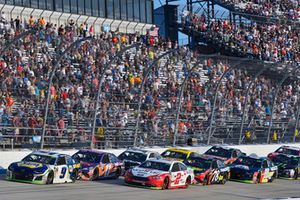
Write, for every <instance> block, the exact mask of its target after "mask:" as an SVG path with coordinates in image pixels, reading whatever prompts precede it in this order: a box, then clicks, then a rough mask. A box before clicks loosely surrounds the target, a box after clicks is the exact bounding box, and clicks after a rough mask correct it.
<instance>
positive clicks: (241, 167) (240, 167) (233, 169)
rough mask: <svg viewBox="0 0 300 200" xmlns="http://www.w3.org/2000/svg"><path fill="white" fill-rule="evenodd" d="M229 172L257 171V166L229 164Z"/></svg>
mask: <svg viewBox="0 0 300 200" xmlns="http://www.w3.org/2000/svg"><path fill="white" fill-rule="evenodd" d="M230 171H231V172H242V171H243V172H257V171H259V169H258V168H253V167H249V166H247V165H231V166H230Z"/></svg>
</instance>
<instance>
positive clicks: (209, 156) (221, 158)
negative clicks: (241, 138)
mask: <svg viewBox="0 0 300 200" xmlns="http://www.w3.org/2000/svg"><path fill="white" fill-rule="evenodd" d="M205 155H206V156H207V157H208V158H215V159H218V160H223V161H227V160H229V158H224V157H220V156H215V155H208V154H205Z"/></svg>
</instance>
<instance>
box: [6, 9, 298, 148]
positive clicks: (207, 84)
mask: <svg viewBox="0 0 300 200" xmlns="http://www.w3.org/2000/svg"><path fill="white" fill-rule="evenodd" d="M185 20H186V21H185V22H186V24H188V25H189V26H192V27H193V28H194V29H196V30H198V31H200V32H206V33H208V32H209V33H210V34H211V36H212V37H214V38H218V39H220V40H223V41H224V42H227V43H229V44H230V45H235V46H234V47H236V48H239V49H241V51H243V52H245V53H248V54H251V55H253V57H257V58H260V59H262V60H270V61H283V62H285V61H290V62H298V59H299V55H298V52H297V48H298V40H297V39H296V37H295V35H297V34H298V32H293V33H292V34H290V32H289V31H288V30H289V29H288V27H269V26H265V27H263V26H260V25H255V26H254V28H252V29H250V28H248V27H247V26H236V25H233V24H230V23H229V22H227V21H213V22H211V23H209V24H208V23H207V21H206V19H205V18H204V17H199V16H196V15H189V16H186V18H185ZM0 21H1V22H0V37H1V49H3V47H5V45H7V44H8V43H9V42H10V41H13V39H14V38H16V37H17V36H18V35H20V34H21V33H23V32H25V31H27V30H29V29H32V28H36V29H38V31H37V32H36V33H33V34H29V35H27V36H25V37H24V38H22V39H20V40H18V41H17V42H16V43H14V44H13V46H12V47H11V48H9V49H8V50H6V51H5V52H3V55H1V56H2V57H1V60H0V80H1V85H0V122H1V129H2V131H1V133H2V137H3V136H4V137H11V138H14V139H15V142H16V144H27V143H34V142H35V140H38V138H39V137H40V136H41V133H42V128H43V125H44V124H45V123H46V135H45V144H48V145H50V144H55V145H60V144H61V143H86V142H89V141H91V140H92V141H93V142H94V143H95V144H96V145H98V147H104V146H105V147H108V146H110V145H111V146H112V147H121V146H127V145H132V144H133V141H134V137H136V136H137V137H138V140H137V141H138V144H139V145H155V144H159V145H167V144H171V143H172V142H173V138H174V134H175V133H176V132H178V138H179V141H180V140H182V141H184V140H186V139H187V138H188V137H198V136H201V138H200V139H202V140H205V139H207V129H208V126H209V122H210V119H211V113H212V106H213V100H214V96H215V93H216V92H217V105H216V113H217V114H216V117H215V119H216V124H218V126H226V123H228V122H230V121H234V120H236V119H239V120H240V119H241V116H242V115H243V112H242V110H243V106H244V101H245V98H246V96H245V94H246V93H245V92H246V90H247V87H248V86H249V84H250V81H251V78H252V76H251V75H250V74H248V73H247V72H246V71H243V70H232V71H231V72H230V73H228V74H227V75H226V76H225V77H224V80H223V82H222V84H221V87H220V89H219V90H218V91H217V90H216V88H217V87H216V86H217V84H218V81H219V80H220V77H221V76H222V74H223V73H224V72H225V71H226V70H227V69H228V68H230V67H231V63H230V62H229V61H226V59H213V58H207V59H204V60H203V62H202V63H201V65H199V67H198V68H195V69H194V70H192V71H191V69H192V67H193V64H195V62H196V61H197V58H198V56H199V52H198V51H197V50H190V49H189V48H188V47H185V46H183V47H178V44H177V42H171V41H170V40H164V39H161V38H157V37H152V36H150V35H140V34H139V33H136V34H123V33H119V32H112V31H108V32H103V33H101V34H99V35H95V34H94V30H93V26H89V25H88V24H80V25H77V24H75V23H74V21H72V20H70V21H69V23H68V24H67V25H59V26H58V25H56V24H52V23H50V22H46V21H45V19H44V18H40V19H34V18H33V17H30V18H29V19H27V20H26V21H22V20H21V19H19V18H16V19H11V20H10V21H9V20H8V19H6V17H5V13H2V16H1V20H0ZM285 28H287V29H285ZM266 30H268V31H269V32H267V33H270V32H272V33H273V34H271V35H268V34H265V33H266ZM87 36H91V37H93V38H94V39H93V40H91V41H89V42H84V43H81V44H79V45H78V46H77V47H76V48H74V49H71V50H70V51H69V52H67V53H66V54H65V55H64V56H63V59H62V60H61V61H60V62H59V67H58V69H57V70H56V71H55V72H54V73H55V74H54V79H53V84H52V86H51V87H50V89H49V91H50V93H49V94H50V102H49V115H48V118H47V119H44V113H45V105H46V100H47V95H48V93H47V91H48V85H49V83H48V80H49V77H50V75H51V73H52V72H53V69H54V65H55V64H56V60H57V56H58V55H59V54H61V53H63V52H64V51H65V50H66V49H67V48H68V47H69V46H70V45H71V44H72V43H73V42H74V41H76V40H77V39H79V38H83V37H87ZM243 40H244V41H243ZM269 40H272V42H269ZM137 43H140V44H141V45H139V46H138V47H134V48H131V49H129V50H128V51H126V52H125V53H124V54H123V55H122V56H120V57H118V59H116V61H115V62H113V63H112V65H111V66H110V68H109V70H106V71H104V70H103V69H104V67H105V65H106V64H107V63H108V62H109V61H110V60H111V59H112V58H114V57H115V56H116V55H117V54H118V52H119V51H120V50H121V49H122V48H124V47H126V46H129V45H132V44H137ZM232 47H233V46H232ZM171 49H178V50H177V51H176V52H174V53H170V54H169V55H167V56H165V57H164V58H163V59H160V60H157V59H156V58H158V57H159V56H160V55H162V54H163V53H165V52H167V51H168V50H171ZM284 51H285V52H284ZM153 62H155V63H154V64H153V67H152V69H151V71H150V74H149V75H148V76H147V77H145V74H146V71H147V70H148V67H149V66H150V64H151V63H153ZM103 73H105V79H104V82H103V84H102V87H101V91H102V92H101V96H100V107H99V108H98V109H95V102H96V99H97V95H96V94H97V91H98V87H99V84H100V79H99V77H100V75H101V74H103ZM188 75H189V76H188ZM185 78H187V84H186V86H185V90H184V95H183V99H181V100H182V102H183V103H182V108H181V109H180V113H179V116H180V117H179V122H178V127H177V128H178V129H177V130H175V129H176V124H175V123H176V121H175V117H176V112H177V110H178V103H179V98H178V97H179V93H180V90H181V87H182V86H183V84H182V83H183V80H184V79H185ZM142 85H144V92H143V93H142V94H141V93H140V91H141V87H142ZM275 87H276V83H275V82H274V81H272V80H271V79H270V77H267V76H265V75H264V76H263V75H262V76H260V77H258V79H257V80H256V82H255V84H253V85H252V86H251V90H250V95H249V96H248V104H247V105H249V106H248V107H247V117H246V122H245V123H246V124H250V123H252V124H253V126H265V125H267V124H268V123H269V121H270V115H271V105H272V101H273V98H274V88H275ZM299 89H300V84H299V83H298V82H292V83H289V84H286V85H284V86H283V87H282V91H283V92H281V93H280V94H279V98H277V100H276V105H277V106H276V107H275V108H274V114H275V118H276V119H278V120H285V121H289V120H295V118H296V111H297V108H298V99H299V97H298V95H299ZM140 99H141V102H142V105H141V112H140V113H137V111H138V103H139V101H140ZM94 115H96V131H95V132H96V136H95V137H94V138H92V137H91V132H92V121H93V118H94ZM138 116H139V121H137V117H138ZM137 123H138V127H139V129H138V131H137V135H136V134H135V132H136V131H135V128H136V127H137Z"/></svg>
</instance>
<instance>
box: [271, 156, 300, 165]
mask: <svg viewBox="0 0 300 200" xmlns="http://www.w3.org/2000/svg"><path fill="white" fill-rule="evenodd" d="M298 160H299V158H295V157H287V156H285V155H277V156H275V157H274V158H273V159H272V161H273V162H274V163H276V164H279V163H282V164H288V165H296V166H297V165H298V162H299V161H298Z"/></svg>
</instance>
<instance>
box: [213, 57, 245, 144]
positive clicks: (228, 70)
mask: <svg viewBox="0 0 300 200" xmlns="http://www.w3.org/2000/svg"><path fill="white" fill-rule="evenodd" d="M244 60H247V59H239V62H238V63H237V64H236V65H234V66H233V67H230V68H228V69H227V70H226V71H225V72H223V74H222V76H221V78H220V79H219V81H218V83H217V88H216V91H215V96H214V99H213V106H212V112H211V116H210V123H209V130H208V139H207V145H209V144H210V138H211V136H212V126H213V123H214V118H215V109H216V103H217V95H218V91H219V89H220V86H221V84H222V80H223V78H224V77H225V76H226V75H227V74H228V73H229V72H231V71H232V70H234V69H236V68H237V67H238V65H240V64H241V63H242V61H244Z"/></svg>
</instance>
